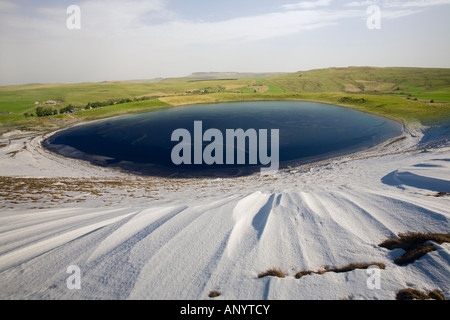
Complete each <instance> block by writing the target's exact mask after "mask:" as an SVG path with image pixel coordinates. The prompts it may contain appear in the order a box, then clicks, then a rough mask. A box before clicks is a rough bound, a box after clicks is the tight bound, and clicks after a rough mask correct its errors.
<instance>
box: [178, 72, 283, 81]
mask: <svg viewBox="0 0 450 320" xmlns="http://www.w3.org/2000/svg"><path fill="white" fill-rule="evenodd" d="M284 74H287V73H285V72H265V73H264V72H262V73H252V72H246V73H243V72H194V73H193V74H191V75H189V76H187V77H186V78H188V79H195V80H220V79H249V78H254V79H258V78H271V77H278V76H281V75H284Z"/></svg>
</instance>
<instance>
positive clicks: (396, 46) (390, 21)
mask: <svg viewBox="0 0 450 320" xmlns="http://www.w3.org/2000/svg"><path fill="white" fill-rule="evenodd" d="M71 5H76V6H78V8H79V9H80V15H79V17H80V19H79V20H77V19H76V18H77V17H76V16H73V13H72V12H69V13H67V9H68V7H69V6H71ZM374 6H375V9H379V16H378V12H377V11H373V8H374ZM368 9H370V10H369V11H368ZM378 17H380V18H379V19H378ZM449 17H450V0H369V1H367V0H362V1H353V0H310V1H298V0H69V1H66V0H57V1H51V0H40V1H36V0H14V1H12V0H0V85H9V84H22V83H55V82H90V81H94V82H97V81H105V80H131V79H150V78H155V77H178V76H185V75H189V74H190V73H192V72H208V71H237V72H275V71H282V72H294V71H298V70H310V69H314V68H327V67H345V66H362V65H364V66H415V67H446V68H449V67H450V58H449V57H450V37H449V34H450V33H449V31H450V19H449ZM68 20H69V25H71V26H74V25H75V26H77V25H78V22H79V27H80V28H79V29H71V28H68ZM368 22H369V26H371V27H370V28H369V27H368ZM378 22H379V27H380V28H379V29H377V28H374V27H375V26H376V23H378Z"/></svg>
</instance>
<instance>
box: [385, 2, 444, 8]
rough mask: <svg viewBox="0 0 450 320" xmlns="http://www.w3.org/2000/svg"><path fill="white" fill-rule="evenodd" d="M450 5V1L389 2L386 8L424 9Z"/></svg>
mask: <svg viewBox="0 0 450 320" xmlns="http://www.w3.org/2000/svg"><path fill="white" fill-rule="evenodd" d="M446 4H450V0H414V1H408V0H406V1H398V0H397V1H395V0H394V1H387V2H386V6H387V7H391V8H423V7H431V6H438V5H446Z"/></svg>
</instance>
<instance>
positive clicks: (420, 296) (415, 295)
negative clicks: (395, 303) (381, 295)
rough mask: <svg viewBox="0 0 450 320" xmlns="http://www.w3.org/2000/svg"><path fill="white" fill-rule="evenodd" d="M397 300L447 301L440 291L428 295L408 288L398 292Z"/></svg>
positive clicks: (433, 291)
mask: <svg viewBox="0 0 450 320" xmlns="http://www.w3.org/2000/svg"><path fill="white" fill-rule="evenodd" d="M396 299H397V300H429V299H434V300H445V297H444V295H443V294H442V293H441V292H440V291H438V290H432V291H430V292H429V293H428V294H426V293H425V292H423V291H420V290H417V289H412V288H407V289H402V290H400V291H399V292H397V296H396Z"/></svg>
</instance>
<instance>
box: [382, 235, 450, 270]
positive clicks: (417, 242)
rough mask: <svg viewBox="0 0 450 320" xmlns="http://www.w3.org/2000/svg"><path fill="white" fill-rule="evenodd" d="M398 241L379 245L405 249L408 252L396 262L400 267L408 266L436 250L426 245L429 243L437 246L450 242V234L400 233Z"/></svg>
mask: <svg viewBox="0 0 450 320" xmlns="http://www.w3.org/2000/svg"><path fill="white" fill-rule="evenodd" d="M398 236H399V238H398V239H394V238H390V239H387V240H385V241H383V242H382V243H380V244H379V246H380V247H383V248H387V249H389V250H393V249H398V248H400V249H403V250H405V251H406V252H405V253H404V254H403V255H402V256H400V257H398V258H397V259H395V260H394V262H395V263H396V264H398V265H406V264H409V263H412V262H414V261H415V260H417V259H419V258H421V257H423V256H424V255H425V254H427V253H428V252H430V251H434V250H436V248H435V247H434V246H433V245H432V244H425V242H427V241H433V242H436V243H437V244H442V243H444V242H450V234H449V233H422V232H409V233H400V234H399V235H398Z"/></svg>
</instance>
